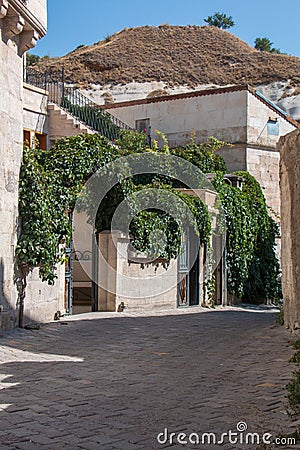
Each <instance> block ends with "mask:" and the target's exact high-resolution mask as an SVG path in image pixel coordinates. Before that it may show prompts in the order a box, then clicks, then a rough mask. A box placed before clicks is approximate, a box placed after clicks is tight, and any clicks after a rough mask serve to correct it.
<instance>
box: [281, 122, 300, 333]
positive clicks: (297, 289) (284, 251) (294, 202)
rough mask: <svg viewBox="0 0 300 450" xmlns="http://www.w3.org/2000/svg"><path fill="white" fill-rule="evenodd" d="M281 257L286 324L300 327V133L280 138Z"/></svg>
mask: <svg viewBox="0 0 300 450" xmlns="http://www.w3.org/2000/svg"><path fill="white" fill-rule="evenodd" d="M278 148H279V151H280V157H281V160H280V187H281V205H282V210H281V243H282V246H281V255H282V285H283V297H284V322H285V325H286V326H287V327H288V328H290V329H291V330H292V331H297V330H298V331H297V332H298V333H299V328H300V295H299V293H300V276H299V270H300V214H299V211H300V190H299V186H300V163H299V153H300V130H297V131H294V132H293V133H290V134H288V135H287V136H284V137H282V138H281V139H280V141H279V145H278Z"/></svg>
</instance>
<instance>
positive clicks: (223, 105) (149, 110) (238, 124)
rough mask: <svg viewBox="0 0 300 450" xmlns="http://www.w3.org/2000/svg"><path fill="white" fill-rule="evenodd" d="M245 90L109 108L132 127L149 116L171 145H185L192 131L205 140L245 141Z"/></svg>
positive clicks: (198, 137) (201, 140)
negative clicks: (214, 138)
mask: <svg viewBox="0 0 300 450" xmlns="http://www.w3.org/2000/svg"><path fill="white" fill-rule="evenodd" d="M246 98H247V91H237V92H225V93H221V94H217V95H203V96H199V97H187V98H177V99H176V98H175V99H174V100H173V99H171V98H170V100H167V101H161V102H158V101H156V102H154V103H142V102H141V103H139V104H133V105H130V102H129V104H128V106H123V107H118V105H117V104H115V105H114V107H113V108H112V109H111V110H109V111H110V112H111V113H112V114H113V115H114V116H116V117H117V118H118V119H120V120H122V121H123V122H125V123H127V124H128V125H130V126H131V127H133V128H135V126H136V122H135V121H136V120H139V119H146V118H150V124H151V129H152V137H153V138H154V139H157V135H156V134H155V132H154V130H156V129H157V130H159V131H161V132H163V133H164V134H165V135H166V136H167V138H168V140H169V144H170V146H171V147H176V146H181V145H186V144H188V142H189V141H190V138H191V132H192V131H194V132H195V133H196V140H197V141H200V142H204V141H205V140H206V139H207V138H208V137H209V136H215V137H217V138H218V139H220V140H224V141H226V142H246V125H247V110H246V103H247V102H246Z"/></svg>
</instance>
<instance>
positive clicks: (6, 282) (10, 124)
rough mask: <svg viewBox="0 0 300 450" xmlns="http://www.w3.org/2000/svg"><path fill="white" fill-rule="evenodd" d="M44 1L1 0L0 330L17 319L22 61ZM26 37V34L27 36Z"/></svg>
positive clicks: (39, 30)
mask: <svg viewBox="0 0 300 450" xmlns="http://www.w3.org/2000/svg"><path fill="white" fill-rule="evenodd" d="M45 27H46V0H31V1H30V5H27V4H25V2H20V1H16V0H8V1H7V0H2V1H0V67H1V69H0V91H1V96H0V216H1V221H0V327H2V328H12V327H14V326H15V325H16V324H17V320H18V307H19V305H18V295H17V288H16V285H15V281H14V280H15V275H16V274H15V258H14V257H15V247H16V240H17V225H18V178H19V171H20V165H21V159H22V150H23V58H22V53H23V52H24V50H26V48H28V46H29V47H30V46H32V45H33V44H34V42H33V36H34V37H35V38H36V39H37V38H38V37H41V36H43V35H44V34H45V32H46V30H45ZM24 33H25V34H24ZM27 44H28V45H27Z"/></svg>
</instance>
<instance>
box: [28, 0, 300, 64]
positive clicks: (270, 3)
mask: <svg viewBox="0 0 300 450" xmlns="http://www.w3.org/2000/svg"><path fill="white" fill-rule="evenodd" d="M216 11H220V12H224V13H226V14H227V15H231V16H233V19H234V20H235V23H236V25H235V27H233V28H232V29H231V30H229V31H230V32H231V33H233V34H234V35H235V36H238V37H239V38H240V39H242V40H243V41H245V42H247V43H248V44H250V45H254V40H255V38H256V37H268V38H269V39H270V40H271V41H272V42H273V44H274V47H276V48H279V49H280V50H281V51H282V52H284V53H288V54H291V55H295V56H298V57H300V39H299V34H300V32H299V31H298V30H299V19H300V0H285V1H282V0H181V1H179V0H151V1H149V2H145V1H141V0H128V1H126V0H105V1H103V0H85V1H82V0H48V34H47V36H46V37H44V38H43V39H42V40H41V41H40V42H39V43H38V45H37V46H36V48H35V49H33V51H32V53H35V54H37V55H40V56H43V55H49V56H61V55H64V54H66V53H68V52H69V51H71V50H73V49H74V48H76V47H77V46H78V45H81V44H85V45H89V44H93V43H94V42H98V41H100V40H101V39H103V38H104V37H105V36H107V35H109V34H113V33H115V32H116V31H120V30H122V29H123V28H125V27H136V26H141V25H160V24H163V23H169V24H170V25H205V24H204V21H203V20H204V18H206V17H207V16H208V15H212V14H213V13H214V12H216Z"/></svg>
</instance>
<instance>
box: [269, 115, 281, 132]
mask: <svg viewBox="0 0 300 450" xmlns="http://www.w3.org/2000/svg"><path fill="white" fill-rule="evenodd" d="M268 135H269V136H279V122H278V120H277V119H271V117H270V118H269V120H268Z"/></svg>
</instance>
